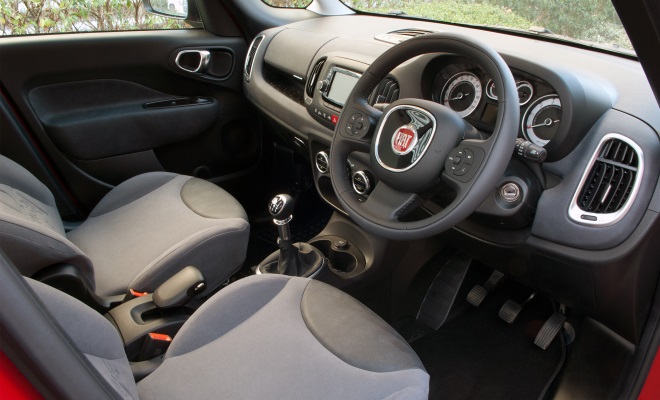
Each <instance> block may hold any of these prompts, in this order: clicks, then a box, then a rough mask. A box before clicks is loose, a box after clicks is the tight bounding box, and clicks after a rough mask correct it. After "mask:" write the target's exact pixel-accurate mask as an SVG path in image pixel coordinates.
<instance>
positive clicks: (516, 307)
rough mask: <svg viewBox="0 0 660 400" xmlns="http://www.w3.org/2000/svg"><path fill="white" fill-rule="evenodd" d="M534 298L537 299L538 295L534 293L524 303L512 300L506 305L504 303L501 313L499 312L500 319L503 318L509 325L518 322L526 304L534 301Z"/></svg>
mask: <svg viewBox="0 0 660 400" xmlns="http://www.w3.org/2000/svg"><path fill="white" fill-rule="evenodd" d="M534 297H536V293H532V294H531V295H530V296H529V297H528V298H527V299H526V300H525V301H523V302H522V303H518V302H516V301H513V300H511V299H509V300H507V301H506V303H504V305H503V306H502V308H500V312H499V316H500V318H502V319H503V320H504V322H506V323H507V324H513V323H514V322H515V321H516V318H518V314H520V312H521V311H522V309H523V307H524V306H525V304H527V303H529V302H530V301H532V299H533V298H534Z"/></svg>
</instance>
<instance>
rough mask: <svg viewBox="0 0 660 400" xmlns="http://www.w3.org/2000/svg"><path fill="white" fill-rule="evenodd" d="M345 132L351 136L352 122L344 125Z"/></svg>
mask: <svg viewBox="0 0 660 400" xmlns="http://www.w3.org/2000/svg"><path fill="white" fill-rule="evenodd" d="M346 133H348V134H349V135H351V136H353V124H348V125H346Z"/></svg>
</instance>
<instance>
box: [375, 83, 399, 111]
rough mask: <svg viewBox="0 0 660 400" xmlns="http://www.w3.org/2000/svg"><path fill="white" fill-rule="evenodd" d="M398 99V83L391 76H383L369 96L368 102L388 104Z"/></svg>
mask: <svg viewBox="0 0 660 400" xmlns="http://www.w3.org/2000/svg"><path fill="white" fill-rule="evenodd" d="M398 99H399V84H398V83H397V81H395V80H394V79H392V78H385V79H383V81H382V82H381V83H379V84H378V86H376V89H375V90H374V91H373V93H371V96H369V104H371V105H372V106H373V105H374V104H379V103H380V104H390V103H392V102H394V101H397V100H398Z"/></svg>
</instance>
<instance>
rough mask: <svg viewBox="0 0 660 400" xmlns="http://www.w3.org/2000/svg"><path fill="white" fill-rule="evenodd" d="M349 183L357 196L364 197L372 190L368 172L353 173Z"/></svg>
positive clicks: (371, 179)
mask: <svg viewBox="0 0 660 400" xmlns="http://www.w3.org/2000/svg"><path fill="white" fill-rule="evenodd" d="M351 181H352V183H353V190H355V192H356V193H357V194H361V195H363V196H365V195H367V194H369V193H370V192H371V189H373V187H372V186H373V176H372V175H371V173H370V172H369V171H357V172H355V173H353V177H352V179H351Z"/></svg>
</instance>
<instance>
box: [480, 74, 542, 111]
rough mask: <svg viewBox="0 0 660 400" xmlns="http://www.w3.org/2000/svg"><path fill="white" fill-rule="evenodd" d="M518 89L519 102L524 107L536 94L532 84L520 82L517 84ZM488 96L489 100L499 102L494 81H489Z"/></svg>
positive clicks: (487, 86)
mask: <svg viewBox="0 0 660 400" xmlns="http://www.w3.org/2000/svg"><path fill="white" fill-rule="evenodd" d="M516 88H517V89H518V101H519V102H520V105H521V106H524V105H525V104H527V103H529V101H530V100H531V99H532V95H533V94H534V88H533V87H532V84H531V83H529V82H527V81H520V82H516ZM486 96H488V98H489V99H492V100H497V88H496V87H495V82H493V80H492V79H489V80H488V83H487V84H486Z"/></svg>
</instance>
